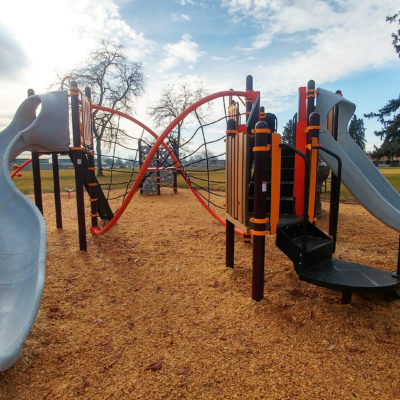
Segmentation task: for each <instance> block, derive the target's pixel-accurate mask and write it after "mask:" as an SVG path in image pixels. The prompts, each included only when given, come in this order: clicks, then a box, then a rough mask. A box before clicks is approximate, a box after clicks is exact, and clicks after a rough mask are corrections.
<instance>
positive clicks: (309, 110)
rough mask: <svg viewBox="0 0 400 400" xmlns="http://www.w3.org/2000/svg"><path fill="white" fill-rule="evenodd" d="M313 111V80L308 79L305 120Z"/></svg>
mask: <svg viewBox="0 0 400 400" xmlns="http://www.w3.org/2000/svg"><path fill="white" fill-rule="evenodd" d="M314 111H315V82H314V81H313V80H310V81H308V82H307V115H306V118H307V121H308V120H309V119H310V115H311V114H312V113H313V112H314Z"/></svg>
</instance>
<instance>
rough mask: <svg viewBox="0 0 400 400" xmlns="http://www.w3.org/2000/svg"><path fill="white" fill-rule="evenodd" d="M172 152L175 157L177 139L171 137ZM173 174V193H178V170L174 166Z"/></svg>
mask: <svg viewBox="0 0 400 400" xmlns="http://www.w3.org/2000/svg"><path fill="white" fill-rule="evenodd" d="M172 152H173V153H174V155H175V157H176V155H177V154H178V149H177V141H176V140H175V139H173V142H172ZM173 174H174V184H173V189H174V193H178V170H177V168H176V167H175V168H174V172H173Z"/></svg>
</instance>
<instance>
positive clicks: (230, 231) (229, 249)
mask: <svg viewBox="0 0 400 400" xmlns="http://www.w3.org/2000/svg"><path fill="white" fill-rule="evenodd" d="M236 128H237V127H236V121H235V120H234V119H233V118H231V119H228V122H227V127H226V130H227V135H226V141H227V144H226V147H227V151H226V155H227V159H226V165H225V168H229V166H228V165H230V166H231V167H230V168H232V162H231V158H232V157H234V155H233V154H232V153H231V152H228V141H232V140H234V136H235V134H234V133H233V132H234V131H235V130H236ZM228 158H229V159H228ZM230 184H231V182H228V179H227V182H226V185H230ZM226 190H227V193H229V191H228V186H227V187H226ZM231 191H232V189H231ZM229 201H230V200H229ZM225 222H226V224H225V243H226V247H225V263H226V266H227V267H229V268H233V267H234V265H235V225H234V224H233V223H232V222H231V221H229V220H228V219H227V220H226V221H225Z"/></svg>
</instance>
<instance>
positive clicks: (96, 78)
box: [68, 40, 144, 176]
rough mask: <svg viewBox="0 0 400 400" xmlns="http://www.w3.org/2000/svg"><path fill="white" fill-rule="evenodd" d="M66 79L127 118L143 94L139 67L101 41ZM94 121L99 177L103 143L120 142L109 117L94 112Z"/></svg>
mask: <svg viewBox="0 0 400 400" xmlns="http://www.w3.org/2000/svg"><path fill="white" fill-rule="evenodd" d="M68 75H71V76H73V77H74V78H75V79H76V80H77V81H78V84H79V85H80V86H88V87H90V89H91V90H92V100H93V103H95V104H98V105H100V106H104V107H108V108H112V109H114V110H118V111H122V112H124V113H127V114H132V113H133V99H134V98H135V97H136V96H138V95H140V94H141V93H142V92H143V83H144V78H143V71H142V65H141V64H140V63H137V62H135V61H132V60H129V59H128V57H127V55H126V53H125V49H124V47H123V46H122V45H121V44H118V43H115V42H110V41H105V40H102V41H101V42H100V44H99V47H98V48H97V49H95V50H94V51H93V52H92V53H91V54H90V55H89V57H88V61H87V62H86V63H85V65H84V66H83V67H80V68H76V69H74V70H73V71H71V72H70V73H69V74H68ZM93 119H94V136H95V138H96V153H97V171H98V175H100V176H102V175H103V168H102V159H101V157H102V139H107V140H108V141H109V142H111V141H115V140H119V139H118V137H113V135H115V133H116V132H117V133H118V132H120V129H119V127H118V126H117V123H116V122H114V119H113V116H112V114H110V113H105V112H103V111H100V110H94V111H93Z"/></svg>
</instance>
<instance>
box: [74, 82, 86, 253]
mask: <svg viewBox="0 0 400 400" xmlns="http://www.w3.org/2000/svg"><path fill="white" fill-rule="evenodd" d="M70 90H71V115H72V135H73V147H72V149H71V150H72V155H73V158H74V166H75V187H76V209H77V214H78V231H79V249H80V250H83V251H86V250H87V242H86V225H85V205H84V196H83V170H82V148H81V137H80V124H79V89H78V84H77V83H76V82H75V81H71V89H70Z"/></svg>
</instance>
